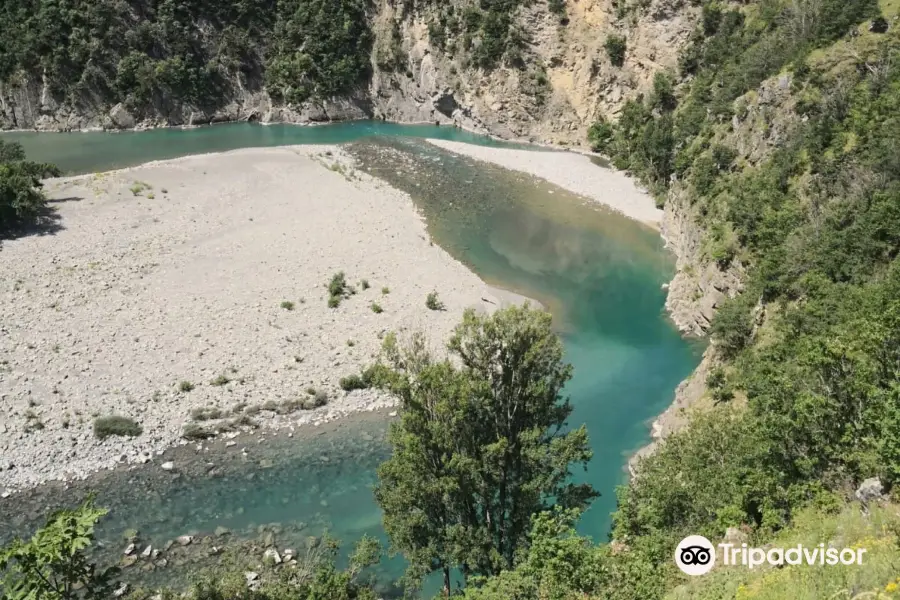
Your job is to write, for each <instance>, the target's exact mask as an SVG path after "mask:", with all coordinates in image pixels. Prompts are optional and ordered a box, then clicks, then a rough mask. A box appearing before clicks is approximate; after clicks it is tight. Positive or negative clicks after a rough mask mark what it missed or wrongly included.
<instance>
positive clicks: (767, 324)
mask: <svg viewBox="0 0 900 600" xmlns="http://www.w3.org/2000/svg"><path fill="white" fill-rule="evenodd" d="M65 4H66V3H65V2H57V3H44V4H42V8H41V10H31V9H30V8H29V7H25V6H23V7H21V10H20V13H17V14H18V17H17V18H16V19H11V18H5V19H2V20H0V23H3V25H2V27H6V28H13V30H11V31H10V30H6V31H2V32H0V34H2V35H0V39H3V40H15V42H16V44H15V45H13V44H12V43H9V44H7V45H6V46H4V48H3V51H2V52H3V54H2V56H3V60H2V61H0V66H2V68H0V77H2V79H3V81H4V82H5V83H4V85H3V89H2V94H0V95H2V97H3V107H4V110H5V111H6V112H5V114H6V117H5V118H6V121H5V125H6V126H8V127H32V126H35V127H39V128H48V129H58V128H63V129H64V128H75V127H82V126H89V125H96V126H120V127H121V126H131V125H134V124H136V123H146V124H163V123H183V122H195V123H196V122H208V121H210V120H218V119H238V118H240V119H246V118H255V119H259V120H288V121H298V122H302V121H306V120H322V119H328V118H344V117H352V116H354V115H372V116H376V117H380V116H384V117H386V118H390V119H397V120H420V119H421V120H425V119H427V120H432V119H433V120H438V121H441V122H450V121H453V122H457V123H459V124H462V125H467V126H472V127H477V128H485V129H488V130H490V131H492V132H494V133H497V134H500V135H504V136H508V137H525V138H534V139H540V140H544V141H554V142H560V141H561V142H566V143H582V142H584V140H585V139H587V140H588V142H589V143H590V145H591V146H592V147H593V148H594V149H595V150H597V151H598V152H602V153H604V154H606V155H607V156H609V157H610V158H611V159H612V161H613V162H614V164H615V165H616V166H617V167H619V168H620V169H623V170H627V171H629V172H630V173H632V174H633V175H635V176H636V177H637V178H638V179H639V180H640V181H641V182H642V183H643V184H644V185H645V186H646V188H647V189H648V190H650V191H651V192H652V193H653V194H654V196H655V197H656V198H657V201H658V204H659V206H661V207H662V208H663V209H664V211H665V217H664V222H663V227H662V230H663V235H664V236H665V237H666V239H667V241H668V243H669V245H670V246H671V247H672V249H673V250H674V251H675V253H676V254H677V256H678V274H677V275H676V277H675V279H674V281H673V282H672V284H671V285H670V288H669V298H668V302H667V306H668V308H669V309H670V311H671V312H672V315H673V318H674V319H675V321H676V323H677V324H678V326H679V327H680V328H681V329H682V330H684V331H686V332H691V333H694V334H699V335H707V334H708V335H710V337H711V339H712V344H711V346H710V349H709V350H708V351H707V353H706V355H705V357H704V360H703V362H702V364H701V365H700V367H699V368H698V369H697V371H696V372H695V373H694V375H693V377H692V378H691V379H690V380H689V381H687V382H685V383H684V384H683V385H682V386H681V387H680V388H679V390H678V391H677V394H676V402H675V405H674V406H673V408H672V409H671V410H670V411H668V412H667V414H666V415H663V416H662V417H661V418H660V420H659V421H658V423H657V427H656V431H657V433H658V434H659V436H660V437H661V438H664V441H662V442H661V443H658V444H656V446H655V447H654V448H651V449H648V450H647V451H645V452H643V453H642V456H641V457H640V458H638V459H636V460H635V461H633V463H632V465H631V466H632V473H633V475H634V477H633V478H632V480H631V481H630V482H629V483H628V484H627V485H625V486H622V487H621V488H620V489H619V490H618V492H617V494H618V510H617V512H616V513H615V515H614V530H613V534H612V539H611V540H610V543H608V544H607V543H604V542H606V540H593V541H592V540H585V539H583V538H580V537H578V536H577V535H575V533H574V529H573V527H572V524H573V522H574V519H575V518H576V517H577V514H572V513H569V512H565V513H554V514H553V515H551V516H547V515H544V516H542V517H541V518H539V519H537V521H536V522H535V524H534V529H533V531H532V532H531V534H530V536H529V537H528V541H527V544H523V546H522V547H519V548H517V549H516V550H517V552H516V553H515V561H514V564H515V568H514V569H507V570H505V571H503V572H502V573H501V574H499V575H494V576H493V577H490V578H488V579H486V580H483V581H481V582H480V583H481V584H483V585H481V586H478V587H476V586H470V587H469V588H468V589H467V590H466V592H465V596H466V597H468V598H470V599H472V600H501V599H502V600H507V599H509V598H521V599H526V598H542V599H543V598H548V599H549V598H553V599H556V598H560V599H569V598H598V599H599V598H604V599H613V600H625V599H634V600H638V599H640V600H649V599H661V598H666V597H669V598H735V597H738V598H750V597H760V598H779V597H791V598H794V597H809V598H864V597H872V598H894V597H897V592H898V589H900V588H898V585H900V582H898V580H897V575H898V572H897V570H896V569H897V567H896V565H897V560H898V557H900V555H898V546H897V539H896V537H897V536H896V531H897V525H896V522H897V519H896V503H892V502H891V501H890V499H891V497H892V496H893V497H894V498H893V499H894V500H896V489H897V488H896V486H895V484H896V482H897V480H898V478H900V442H898V440H900V383H898V382H900V258H898V253H900V160H898V156H900V153H898V140H900V119H898V115H900V32H898V29H897V26H898V24H900V22H898V9H900V3H898V2H897V1H896V0H882V1H881V2H880V3H879V2H878V1H877V0H742V1H735V2H723V1H718V0H684V1H679V0H668V1H665V2H664V1H660V0H653V1H651V2H646V1H637V2H625V1H624V0H618V2H612V1H610V2H601V1H591V0H579V1H574V0H572V1H569V2H564V3H563V2H557V1H550V2H547V3H544V2H534V3H525V2H516V1H514V0H495V1H492V2H488V1H487V0H485V1H483V2H479V3H478V4H477V6H476V4H475V3H467V2H449V3H444V4H438V3H432V2H417V1H412V0H410V1H407V2H402V3H390V2H387V1H385V2H383V3H381V4H379V5H377V6H366V5H363V4H361V3H355V2H351V1H350V0H345V1H343V2H340V3H330V4H329V3H324V2H322V3H318V2H316V1H315V0H294V1H293V2H287V1H285V2H279V3H278V4H277V5H273V6H268V7H266V6H264V5H263V4H264V2H263V0H258V2H257V4H255V5H252V6H251V4H252V3H250V2H245V3H242V4H240V6H238V4H237V3H231V4H229V3H224V4H220V5H218V7H217V8H216V9H215V10H213V9H211V8H210V7H209V6H207V5H206V4H200V3H190V4H185V5H180V6H179V7H175V6H173V5H172V4H171V3H170V2H162V3H160V4H159V5H158V6H157V7H156V8H154V9H153V11H149V9H147V7H144V8H145V9H147V16H148V18H147V19H146V20H145V21H142V23H146V25H145V26H144V25H142V26H140V27H136V26H135V23H136V22H137V18H138V17H137V15H138V14H139V12H140V11H139V10H138V7H135V6H133V5H125V4H115V5H107V4H104V3H98V4H97V5H96V6H97V8H96V9H90V10H88V9H85V10H80V9H74V8H72V7H69V8H68V9H67V10H68V11H69V12H68V13H67V14H68V16H67V17H65V18H62V19H61V20H60V19H57V18H56V17H57V16H58V15H56V14H55V13H54V15H52V17H53V18H51V16H47V15H44V14H43V12H42V11H43V10H45V9H46V10H53V11H55V10H62V9H61V8H60V7H62V6H64V5H65ZM166 7H168V8H166ZM81 8H84V7H81ZM265 8H269V9H271V10H268V11H267V10H264V9H265ZM6 10H11V9H10V8H9V7H7V8H6ZM95 10H96V11H99V12H97V14H96V15H95V14H94V11H95ZM116 11H118V12H116ZM331 11H337V13H335V12H331ZM92 15H93V16H92ZM336 15H339V16H340V19H336V18H335V17H336ZM34 19H37V21H34ZM66 19H70V20H69V21H67V20H66ZM83 19H86V23H87V24H81V25H77V26H76V25H73V24H72V23H73V22H74V21H79V22H81V21H80V20H83ZM129 19H131V20H130V21H129ZM66 23H69V25H65V24H66ZM108 23H117V25H116V27H119V28H120V29H119V30H116V29H115V28H114V27H108V26H107V24H108ZM178 23H181V24H182V25H181V27H182V29H181V30H176V29H173V28H175V25H176V24H178ZM59 24H63V25H59ZM188 24H190V25H188ZM236 24H239V25H236ZM17 27H21V28H24V29H15V28H17ZM84 27H88V28H90V27H95V28H99V29H90V31H91V33H89V34H86V33H85V32H86V31H88V30H86V29H84ZM130 27H136V30H137V31H139V32H143V33H139V34H133V35H132V34H128V35H126V34H125V33H124V31H125V30H126V29H128V28H130ZM29 28H30V29H29ZM60 28H61V29H60ZM314 28H315V30H316V31H322V30H331V29H329V28H333V32H332V35H319V34H315V35H314V34H312V33H311V32H312V31H313V30H314ZM323 28H325V29H323ZM26 29H27V31H40V32H41V35H28V34H26V33H25V31H26ZM145 29H146V31H144V30H145ZM176 31H180V33H175V32H176ZM76 32H77V33H78V35H75V33H76ZM102 32H106V33H105V34H104V35H107V36H108V37H107V38H104V37H103V35H100V33H102ZM48 36H49V37H48ZM53 36H60V37H57V38H54V37H53ZM167 36H168V37H167ZM54 39H55V40H56V41H55V42H54ZM79 39H80V40H85V41H83V42H81V43H79V42H78V41H77V40H79ZM104 39H107V40H108V43H105V44H104V43H97V42H96V40H101V42H102V40H104ZM60 40H65V42H64V43H63V42H62V41H60ZM88 40H94V41H90V42H89V41H88ZM176 42H177V43H176ZM179 43H183V45H184V47H183V48H182V47H180V46H179V48H181V49H179V50H177V51H175V50H173V48H175V47H176V46H178V44H179ZM48 48H64V50H61V51H59V52H51V51H49V50H48ZM242 52H243V54H241V53H242ZM129 57H130V58H129ZM192 61H193V62H192ZM132 67H133V68H132ZM129 69H132V70H129ZM104 82H105V83H104ZM116 82H118V83H116ZM13 105H15V108H10V107H11V106H13ZM36 106H43V108H40V109H38V108H34V107H36ZM24 107H28V108H27V109H26V108H24ZM125 116H127V117H129V118H125ZM588 124H590V127H589V128H588ZM866 482H867V484H866V485H867V489H869V490H870V491H871V490H874V491H873V492H872V493H871V494H868V495H866V494H860V492H859V490H860V487H861V486H863V485H864V483H866ZM860 497H862V499H864V500H866V501H867V504H865V505H862V504H860V503H858V502H857V501H856V498H860ZM879 504H881V507H879V506H878V505H879ZM689 534H702V535H704V536H706V537H708V538H709V539H711V540H722V539H723V538H726V537H727V538H729V539H742V540H746V541H747V542H748V543H751V544H756V545H759V546H765V545H769V544H777V543H785V544H787V543H794V540H803V541H805V542H806V543H824V544H831V543H836V544H837V543H841V544H843V543H844V542H846V544H848V545H854V544H857V545H862V546H864V547H866V548H869V549H871V550H872V554H871V555H870V556H872V557H873V562H872V563H870V564H869V565H868V568H866V569H863V570H859V571H846V570H838V571H827V570H809V571H798V570H795V569H777V570H768V571H760V572H758V573H747V572H744V571H740V570H738V569H733V570H722V569H719V570H716V571H713V573H712V574H711V575H709V576H708V577H705V578H700V579H697V580H694V581H691V582H689V581H688V578H687V577H686V576H684V575H682V574H681V573H680V572H679V571H678V569H677V568H676V566H675V564H674V562H673V560H672V553H673V549H674V548H675V547H676V545H677V543H678V542H679V540H681V539H682V538H683V537H685V536H687V535H689ZM460 537H461V539H465V536H464V535H461V536H460ZM466 541H470V540H468V539H467V540H466ZM485 545H486V546H489V542H485ZM507 554H508V556H507V559H508V560H509V561H510V564H512V557H511V556H510V554H511V552H508V553H507ZM430 557H431V555H427V556H425V557H424V559H430ZM423 562H424V560H423ZM462 565H463V567H466V568H467V566H468V564H467V563H466V562H464V561H463V562H462ZM445 566H446V565H445ZM447 568H448V569H449V567H447ZM484 572H488V571H484ZM804 594H805V596H804Z"/></svg>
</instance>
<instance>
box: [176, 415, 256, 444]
mask: <svg viewBox="0 0 900 600" xmlns="http://www.w3.org/2000/svg"><path fill="white" fill-rule="evenodd" d="M249 412H250V411H248V413H249ZM215 436H216V434H215V432H213V431H210V430H209V429H207V428H206V427H203V426H202V425H198V424H197V423H187V424H185V426H184V427H183V428H182V430H181V437H182V438H184V439H186V440H189V441H200V440H208V439H209V438H212V437H215Z"/></svg>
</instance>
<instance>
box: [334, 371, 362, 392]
mask: <svg viewBox="0 0 900 600" xmlns="http://www.w3.org/2000/svg"><path fill="white" fill-rule="evenodd" d="M340 384H341V389H342V390H344V391H345V392H352V391H353V390H364V389H366V388H368V387H369V385H368V384H367V383H366V382H365V381H364V380H363V378H362V377H360V376H359V375H355V374H354V375H348V376H346V377H342V378H341V381H340Z"/></svg>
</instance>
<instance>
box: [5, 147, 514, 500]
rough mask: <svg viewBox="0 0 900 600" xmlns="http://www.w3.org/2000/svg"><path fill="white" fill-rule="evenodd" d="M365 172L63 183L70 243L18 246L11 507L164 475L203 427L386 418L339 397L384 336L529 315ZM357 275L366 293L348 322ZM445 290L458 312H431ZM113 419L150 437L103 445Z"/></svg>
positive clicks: (242, 172) (225, 164) (277, 160)
mask: <svg viewBox="0 0 900 600" xmlns="http://www.w3.org/2000/svg"><path fill="white" fill-rule="evenodd" d="M350 163H351V161H350V159H349V158H347V157H346V156H345V155H343V154H342V153H341V151H340V150H339V149H337V148H334V147H314V146H302V147H290V148H269V149H248V150H240V151H235V152H228V153H224V154H214V155H204V156H194V157H188V158H183V159H176V160H171V161H165V162H159V163H151V164H148V165H144V166H141V167H137V168H133V169H126V170H123V171H117V172H111V173H104V174H97V175H87V176H80V177H73V178H66V179H59V180H53V181H50V182H48V185H47V192H48V195H49V196H50V197H51V198H52V199H53V202H52V206H53V207H54V208H55V209H56V211H57V217H58V221H57V228H56V230H54V231H48V232H46V233H45V234H44V235H31V236H27V237H22V238H19V239H16V240H6V241H4V242H3V246H2V249H0V273H2V274H3V276H2V277H0V494H4V495H5V494H8V493H9V491H14V490H16V489H22V488H24V487H27V486H31V485H36V484H39V483H41V482H44V481H48V480H56V479H72V478H83V477H84V476H85V475H86V474H88V473H89V472H91V471H93V470H97V469H102V468H111V467H114V466H115V465H118V464H123V463H146V462H150V461H158V460H159V457H158V456H159V454H160V453H161V451H162V450H163V449H164V448H166V447H168V446H170V445H172V444H176V443H179V442H180V441H181V439H182V433H183V427H184V425H185V424H186V423H195V424H197V426H200V427H204V428H206V429H208V430H210V431H214V430H223V429H234V430H241V429H244V430H246V429H247V428H248V427H252V426H254V425H256V424H264V425H274V426H281V427H296V426H300V425H311V426H315V425H317V424H321V423H323V422H327V421H330V420H333V419H336V418H338V417H340V416H342V415H345V414H347V413H349V412H353V411H359V410H374V409H377V408H382V407H385V406H387V405H389V404H390V399H389V398H387V397H385V396H383V395H381V394H379V393H377V392H375V391H373V390H357V391H353V392H349V393H348V392H345V391H343V390H342V389H341V388H340V386H339V380H340V379H341V378H342V377H344V376H347V375H352V374H355V373H359V372H360V370H361V368H363V367H364V366H366V365H368V364H370V363H371V362H372V361H373V358H374V357H375V355H376V353H377V351H378V349H379V347H380V344H381V338H382V337H383V335H384V333H385V332H387V331H414V330H422V331H424V332H425V333H426V335H427V337H428V338H429V339H430V340H432V342H433V343H434V344H440V343H442V342H443V341H444V340H445V339H446V338H447V337H448V334H449V332H450V331H451V329H452V328H453V326H454V325H455V324H456V323H457V322H458V321H459V318H460V316H461V314H462V312H463V310H464V309H465V308H467V307H470V306H476V307H481V308H483V309H486V310H490V309H491V308H492V307H495V306H498V305H502V304H504V303H506V302H509V301H514V300H515V299H514V298H513V299H512V300H510V298H509V297H508V296H504V295H501V294H497V293H495V292H494V291H492V290H490V289H489V288H488V287H487V286H486V285H485V284H484V283H483V282H482V281H481V280H480V279H479V278H478V277H477V276H475V275H474V274H473V273H471V272H470V271H468V270H467V269H466V268H465V267H463V266H462V265H461V264H460V263H458V262H457V261H455V260H453V259H452V258H451V257H450V256H449V255H448V254H447V253H445V252H444V251H443V250H442V249H441V248H440V247H438V246H437V245H434V244H432V243H431V242H430V240H429V238H428V235H427V233H426V230H425V226H424V223H423V222H422V220H421V218H420V217H419V216H418V214H417V213H416V211H415V208H414V205H413V203H412V201H411V199H410V198H409V197H408V196H407V195H406V194H403V193H401V192H398V191H396V190H394V189H391V188H390V187H388V186H386V185H385V184H383V183H382V182H380V181H378V180H374V179H372V178H370V177H368V176H366V175H364V174H362V173H360V172H358V171H355V170H354V169H353V167H352V165H351V164H350ZM338 271H343V272H344V273H345V274H346V278H347V283H348V284H349V285H350V286H352V287H353V288H354V291H355V293H352V294H348V295H347V297H346V298H344V299H343V300H341V302H340V304H339V306H338V307H336V308H330V307H329V306H328V291H327V290H326V284H327V283H328V282H329V280H330V279H331V278H332V276H333V275H334V274H335V273H336V272H338ZM363 280H365V283H363ZM432 291H436V292H437V293H438V294H439V298H440V301H441V302H442V303H443V304H444V306H445V310H440V311H435V310H430V309H428V308H427V307H426V305H425V304H426V303H425V300H426V296H427V295H428V294H429V293H430V292H432ZM326 395H327V398H328V402H327V404H326V405H325V406H320V407H317V408H313V405H314V404H316V402H315V399H316V398H317V397H318V398H319V399H322V398H323V397H324V396H326ZM108 415H121V416H125V417H129V418H131V419H134V420H135V421H137V422H138V423H139V424H140V426H141V428H142V430H143V432H142V433H141V435H139V436H138V437H135V438H123V437H109V438H107V439H106V440H104V441H101V440H98V439H97V438H96V437H95V435H94V432H93V424H94V421H95V419H96V418H98V417H103V416H108ZM208 417H214V418H212V419H210V420H205V419H207V418H208Z"/></svg>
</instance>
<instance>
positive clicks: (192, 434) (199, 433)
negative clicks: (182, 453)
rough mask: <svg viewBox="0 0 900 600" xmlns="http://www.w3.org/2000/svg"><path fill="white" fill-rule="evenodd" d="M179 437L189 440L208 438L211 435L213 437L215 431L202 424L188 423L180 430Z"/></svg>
mask: <svg viewBox="0 0 900 600" xmlns="http://www.w3.org/2000/svg"><path fill="white" fill-rule="evenodd" d="M181 437H182V438H184V439H186V440H190V441H196V440H208V439H209V438H211V437H215V433H213V432H212V431H210V430H209V429H207V428H206V427H203V426H202V425H197V424H196V423H188V424H187V425H185V426H184V429H182V430H181Z"/></svg>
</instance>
